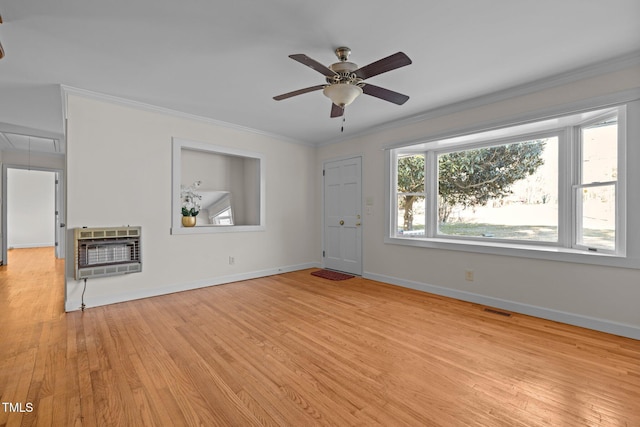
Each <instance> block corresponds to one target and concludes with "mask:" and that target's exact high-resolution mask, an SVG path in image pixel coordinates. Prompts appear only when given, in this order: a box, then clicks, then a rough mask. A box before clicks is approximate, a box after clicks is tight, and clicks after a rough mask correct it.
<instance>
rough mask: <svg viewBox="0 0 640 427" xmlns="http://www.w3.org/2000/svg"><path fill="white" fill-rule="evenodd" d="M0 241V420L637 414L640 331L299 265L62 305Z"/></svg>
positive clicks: (601, 421)
mask: <svg viewBox="0 0 640 427" xmlns="http://www.w3.org/2000/svg"><path fill="white" fill-rule="evenodd" d="M9 253H10V258H9V265H8V266H5V267H0V325H1V326H0V401H1V402H5V403H11V404H12V405H14V406H13V411H12V410H11V408H10V407H9V408H8V407H7V405H5V404H4V403H3V404H2V405H3V406H0V426H5V425H6V426H18V425H27V426H29V425H42V426H171V425H177V426H182V425H191V426H196V425H203V426H253V425H266V426H287V425H289V426H312V425H335V426H352V425H356V426H376V425H383V426H403V425H408V426H447V427H449V426H527V427H530V426H640V341H636V340H632V339H626V338H621V337H616V336H612V335H608V334H604V333H599V332H594V331H590V330H586V329H581V328H577V327H572V326H567V325H563V324H559V323H554V322H550V321H545V320H540V319H536V318H532V317H528V316H523V315H518V314H514V315H512V316H511V317H504V316H501V315H498V314H494V313H490V312H486V311H484V310H483V307H481V306H478V305H474V304H470V303H465V302H460V301H455V300H451V299H447V298H443V297H437V296H433V295H429V294H426V293H421V292H417V291H413V290H408V289H403V288H399V287H394V286H390V285H385V284H381V283H377V282H373V281H370V280H366V279H361V278H354V279H350V280H346V281H341V282H332V281H329V280H325V279H320V278H316V277H314V276H311V275H310V274H309V272H310V271H301V272H295V273H288V274H283V275H279V276H272V277H267V278H262V279H257V280H251V281H246V282H238V283H233V284H227V285H222V286H214V287H210V288H205V289H200V290H194V291H188V292H182V293H178V294H172V295H166V296H162V297H156V298H149V299H144V300H139V301H132V302H127V303H121V304H115V305H111V306H105V307H97V308H90V309H87V310H86V311H85V312H84V313H83V312H79V311H78V312H72V313H67V314H65V313H63V288H64V283H63V269H64V262H63V261H59V260H55V259H54V257H53V249H51V248H44V249H15V250H12V251H10V252H9ZM89 285H90V283H89ZM90 292H91V289H90V286H89V288H88V290H87V293H88V294H90ZM18 403H19V404H20V407H21V408H22V409H23V410H25V412H16V411H15V409H16V408H17V407H16V406H15V405H17V404H18ZM27 404H31V405H32V407H33V411H31V412H28V411H26V409H28V406H27ZM7 409H9V410H7Z"/></svg>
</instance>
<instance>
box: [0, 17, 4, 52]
mask: <svg viewBox="0 0 640 427" xmlns="http://www.w3.org/2000/svg"><path fill="white" fill-rule="evenodd" d="M0 24H2V15H0ZM2 58H4V49H3V48H2V44H1V43H0V59H2Z"/></svg>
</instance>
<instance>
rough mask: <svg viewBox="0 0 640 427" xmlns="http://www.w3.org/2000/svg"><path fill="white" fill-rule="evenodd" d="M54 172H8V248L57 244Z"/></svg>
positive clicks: (20, 170) (16, 170) (13, 170)
mask: <svg viewBox="0 0 640 427" xmlns="http://www.w3.org/2000/svg"><path fill="white" fill-rule="evenodd" d="M54 221H55V173H53V172H45V171H37V170H24V169H7V230H8V236H7V246H8V247H9V248H34V247H41V246H53V245H54V243H55V224H54Z"/></svg>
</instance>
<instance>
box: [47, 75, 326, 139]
mask: <svg viewBox="0 0 640 427" xmlns="http://www.w3.org/2000/svg"><path fill="white" fill-rule="evenodd" d="M60 90H61V92H62V104H63V114H64V120H65V121H66V119H67V111H68V110H67V109H68V105H67V96H68V95H75V96H80V97H83V98H89V99H95V100H97V101H103V102H108V103H111V104H116V105H121V106H124V107H131V108H135V109H137V110H142V111H147V112H151V113H160V114H165V115H168V116H171V117H175V118H180V119H187V120H193V121H197V122H201V123H206V124H209V125H213V126H219V127H223V128H227V129H233V130H237V131H241V132H247V133H252V134H255V135H260V136H265V137H268V138H273V139H277V140H280V141H283V142H288V143H292V144H297V145H305V146H309V147H314V146H315V144H313V143H310V142H307V141H299V140H296V139H293V138H288V137H286V136H283V135H278V134H275V133H270V132H264V131H261V130H258V129H254V128H250V127H246V126H241V125H237V124H234V123H229V122H225V121H222V120H216V119H212V118H209V117H204V116H198V115H196V114H190V113H185V112H182V111H178V110H172V109H170V108H165V107H159V106H157V105H152V104H147V103H145V102H140V101H134V100H131V99H126V98H121V97H118V96H114V95H107V94H104V93H100V92H94V91H91V90H87V89H81V88H77V87H73V86H67V85H62V84H61V85H60Z"/></svg>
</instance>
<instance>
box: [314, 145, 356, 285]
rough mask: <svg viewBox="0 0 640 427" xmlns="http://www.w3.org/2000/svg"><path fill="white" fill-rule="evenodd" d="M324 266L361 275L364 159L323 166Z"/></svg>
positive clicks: (327, 163)
mask: <svg viewBox="0 0 640 427" xmlns="http://www.w3.org/2000/svg"><path fill="white" fill-rule="evenodd" d="M323 174H324V216H323V219H324V221H323V224H324V225H323V227H324V230H323V243H324V251H323V255H324V267H325V268H328V269H331V270H338V271H343V272H345V273H350V274H355V275H358V276H360V275H362V158H361V157H353V158H349V159H344V160H336V161H331V162H325V163H324V171H323Z"/></svg>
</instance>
